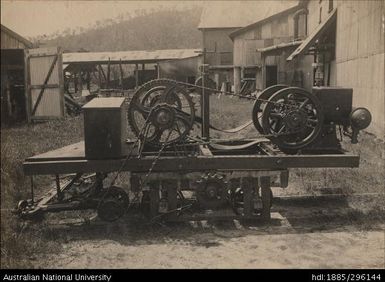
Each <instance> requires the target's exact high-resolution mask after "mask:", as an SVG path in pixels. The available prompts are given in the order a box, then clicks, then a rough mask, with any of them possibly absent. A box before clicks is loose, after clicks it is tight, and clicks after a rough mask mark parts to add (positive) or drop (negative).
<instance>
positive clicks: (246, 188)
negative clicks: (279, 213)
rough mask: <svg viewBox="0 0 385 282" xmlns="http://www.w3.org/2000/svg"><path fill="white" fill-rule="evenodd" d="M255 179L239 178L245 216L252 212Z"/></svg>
mask: <svg viewBox="0 0 385 282" xmlns="http://www.w3.org/2000/svg"><path fill="white" fill-rule="evenodd" d="M255 184H256V183H255V179H254V178H251V177H243V178H241V188H242V190H243V213H244V215H245V216H246V217H249V216H251V215H252V214H253V210H254V205H253V203H254V202H253V190H254V187H255Z"/></svg>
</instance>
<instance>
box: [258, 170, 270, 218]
mask: <svg viewBox="0 0 385 282" xmlns="http://www.w3.org/2000/svg"><path fill="white" fill-rule="evenodd" d="M260 182H261V197H262V214H261V216H262V218H263V219H264V220H269V219H270V218H271V214H270V207H271V200H272V199H271V188H270V177H268V176H262V177H261V178H260Z"/></svg>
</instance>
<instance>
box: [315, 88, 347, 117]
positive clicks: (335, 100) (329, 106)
mask: <svg viewBox="0 0 385 282" xmlns="http://www.w3.org/2000/svg"><path fill="white" fill-rule="evenodd" d="M312 92H313V94H314V95H316V96H317V98H318V99H319V100H320V102H321V105H322V107H323V112H324V115H325V122H335V123H339V124H345V123H346V122H349V116H350V113H351V112H352V99H353V89H352V88H342V87H314V88H313V91H312Z"/></svg>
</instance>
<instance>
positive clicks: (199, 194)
mask: <svg viewBox="0 0 385 282" xmlns="http://www.w3.org/2000/svg"><path fill="white" fill-rule="evenodd" d="M197 184H198V187H197V189H196V198H197V201H198V204H199V206H200V207H201V208H203V209H218V208H221V207H223V206H224V205H225V204H226V203H227V201H228V198H227V195H228V182H227V181H226V180H225V179H224V177H223V176H222V175H219V174H217V173H208V174H206V175H205V176H203V177H202V178H201V179H200V180H198V181H197Z"/></svg>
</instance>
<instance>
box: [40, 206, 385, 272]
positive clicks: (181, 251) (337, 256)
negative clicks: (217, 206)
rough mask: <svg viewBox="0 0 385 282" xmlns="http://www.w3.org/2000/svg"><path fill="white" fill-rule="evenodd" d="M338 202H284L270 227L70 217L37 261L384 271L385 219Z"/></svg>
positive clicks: (80, 264)
mask: <svg viewBox="0 0 385 282" xmlns="http://www.w3.org/2000/svg"><path fill="white" fill-rule="evenodd" d="M343 202H344V201H334V202H333V201H332V202H328V203H321V204H318V205H317V206H315V207H314V206H313V207H309V206H308V207H306V206H303V205H302V204H300V205H299V204H298V203H287V202H285V201H281V202H280V203H278V205H277V206H276V207H275V208H274V211H273V213H272V220H271V223H270V224H262V223H258V222H254V223H250V222H248V223H245V222H239V221H227V222H207V221H200V222H186V223H178V224H176V225H175V224H173V225H170V224H167V225H163V224H162V225H152V226H145V225H142V223H141V221H140V220H130V219H127V218H126V219H122V220H120V221H119V222H115V223H109V224H105V223H101V222H98V221H95V222H91V223H89V222H88V223H81V221H80V223H76V221H75V223H74V222H72V223H71V226H69V225H68V224H69V222H68V221H67V223H66V224H60V225H58V224H56V225H55V224H52V225H50V226H49V227H46V228H48V229H49V233H50V234H51V236H53V237H55V238H58V239H59V241H61V242H62V250H61V251H60V252H58V253H55V254H45V255H39V256H37V257H35V258H34V260H35V262H36V267H49V268H384V267H385V249H384V246H385V239H384V237H385V223H384V221H383V219H381V218H375V217H373V216H372V215H363V214H361V215H359V216H353V214H354V213H353V212H352V211H351V210H349V208H346V207H345V206H344V203H343Z"/></svg>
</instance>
